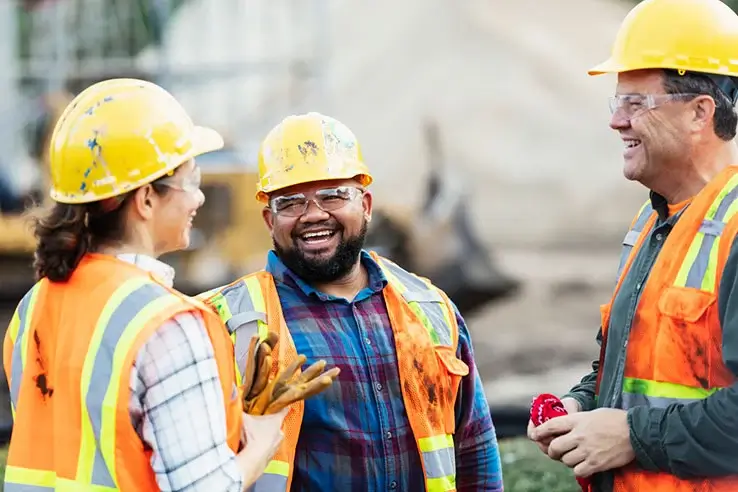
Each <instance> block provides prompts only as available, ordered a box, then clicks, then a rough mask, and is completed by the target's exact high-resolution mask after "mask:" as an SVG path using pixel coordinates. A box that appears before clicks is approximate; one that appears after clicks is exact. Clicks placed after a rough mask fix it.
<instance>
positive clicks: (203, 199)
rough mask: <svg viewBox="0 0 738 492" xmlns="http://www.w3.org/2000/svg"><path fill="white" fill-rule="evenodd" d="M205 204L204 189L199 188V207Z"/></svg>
mask: <svg viewBox="0 0 738 492" xmlns="http://www.w3.org/2000/svg"><path fill="white" fill-rule="evenodd" d="M203 205H205V193H203V192H202V190H199V189H198V190H197V208H200V207H202V206H203Z"/></svg>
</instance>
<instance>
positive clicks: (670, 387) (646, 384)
mask: <svg viewBox="0 0 738 492" xmlns="http://www.w3.org/2000/svg"><path fill="white" fill-rule="evenodd" d="M721 389H722V388H695V387H693V386H686V385H683V384H677V383H669V382H664V381H652V380H649V379H640V378H628V377H626V378H624V379H623V391H624V392H626V393H633V394H638V395H646V396H653V397H656V398H675V399H681V400H699V399H702V398H707V397H708V396H710V395H711V394H713V393H715V392H717V391H720V390H721Z"/></svg>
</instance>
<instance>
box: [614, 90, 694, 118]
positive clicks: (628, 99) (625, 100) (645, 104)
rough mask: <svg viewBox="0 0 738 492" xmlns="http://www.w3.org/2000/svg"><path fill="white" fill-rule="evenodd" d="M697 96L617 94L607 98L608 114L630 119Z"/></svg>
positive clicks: (686, 94)
mask: <svg viewBox="0 0 738 492" xmlns="http://www.w3.org/2000/svg"><path fill="white" fill-rule="evenodd" d="M697 96H699V94H690V93H681V94H618V95H616V96H612V97H610V98H609V103H610V114H615V112H617V111H620V112H621V113H622V114H623V115H624V116H625V117H626V118H628V119H632V118H635V117H637V116H640V115H641V114H643V113H645V112H646V111H650V110H652V109H654V108H657V107H659V106H661V105H663V104H666V103H668V102H671V101H689V100H691V99H694V98H695V97H697Z"/></svg>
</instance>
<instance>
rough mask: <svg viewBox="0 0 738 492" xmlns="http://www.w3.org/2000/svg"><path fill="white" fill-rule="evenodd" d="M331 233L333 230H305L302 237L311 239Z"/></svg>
mask: <svg viewBox="0 0 738 492" xmlns="http://www.w3.org/2000/svg"><path fill="white" fill-rule="evenodd" d="M331 234H333V231H320V232H306V233H305V234H303V235H302V237H303V239H313V238H319V237H328V236H330V235H331Z"/></svg>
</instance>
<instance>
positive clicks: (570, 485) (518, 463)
mask: <svg viewBox="0 0 738 492" xmlns="http://www.w3.org/2000/svg"><path fill="white" fill-rule="evenodd" d="M500 455H501V459H502V477H503V480H504V484H505V492H544V491H545V492H581V489H580V488H579V484H577V481H576V479H575V478H574V474H573V473H572V472H571V470H570V469H569V468H567V467H566V466H564V465H562V464H561V463H558V462H556V461H553V460H551V459H549V458H548V457H547V456H545V455H544V454H543V453H541V452H540V451H539V449H538V448H537V447H536V445H535V444H533V443H532V442H531V441H529V440H528V439H527V438H525V437H522V438H517V439H503V440H500Z"/></svg>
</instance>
